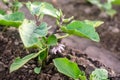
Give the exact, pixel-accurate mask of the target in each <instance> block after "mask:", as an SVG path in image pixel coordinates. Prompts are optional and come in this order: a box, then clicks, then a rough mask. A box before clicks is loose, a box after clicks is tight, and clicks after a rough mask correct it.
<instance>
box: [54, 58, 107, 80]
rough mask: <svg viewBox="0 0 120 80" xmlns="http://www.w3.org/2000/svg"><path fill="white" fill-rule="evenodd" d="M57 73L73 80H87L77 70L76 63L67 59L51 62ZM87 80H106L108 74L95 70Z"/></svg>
mask: <svg viewBox="0 0 120 80" xmlns="http://www.w3.org/2000/svg"><path fill="white" fill-rule="evenodd" d="M53 62H54V64H55V66H56V67H57V69H58V71H59V72H61V73H63V74H65V75H66V76H69V77H71V78H73V79H74V80H79V79H80V80H87V77H86V75H85V73H84V72H83V71H81V70H80V69H79V67H78V66H77V64H76V63H74V62H71V61H69V60H68V59H67V58H56V59H54V60H53ZM89 80H108V72H107V70H105V69H95V70H94V71H93V72H92V73H91V74H90V77H89Z"/></svg>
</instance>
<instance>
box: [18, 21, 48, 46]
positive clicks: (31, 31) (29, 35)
mask: <svg viewBox="0 0 120 80" xmlns="http://www.w3.org/2000/svg"><path fill="white" fill-rule="evenodd" d="M47 31H48V29H47V24H46V23H44V22H43V23H41V24H40V25H39V26H37V25H36V24H35V23H34V22H32V21H30V22H29V21H27V20H24V22H23V24H22V25H21V26H20V27H19V33H20V36H21V39H22V41H23V43H24V45H25V47H26V48H29V47H34V46H37V45H38V42H39V37H44V36H46V35H47Z"/></svg>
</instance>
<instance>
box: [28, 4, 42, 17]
mask: <svg viewBox="0 0 120 80" xmlns="http://www.w3.org/2000/svg"><path fill="white" fill-rule="evenodd" d="M26 6H27V8H28V9H29V10H30V12H31V14H32V15H37V16H39V15H40V8H41V3H40V2H38V3H37V2H34V3H31V2H28V3H26Z"/></svg>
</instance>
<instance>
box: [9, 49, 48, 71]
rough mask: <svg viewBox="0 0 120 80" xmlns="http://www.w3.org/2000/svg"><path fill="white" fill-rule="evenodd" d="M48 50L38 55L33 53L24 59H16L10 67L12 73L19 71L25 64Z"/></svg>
mask: <svg viewBox="0 0 120 80" xmlns="http://www.w3.org/2000/svg"><path fill="white" fill-rule="evenodd" d="M44 50H46V49H42V50H41V51H39V52H38V53H32V54H29V55H27V56H25V57H23V58H16V59H15V61H14V62H13V63H12V64H11V66H10V73H11V72H13V71H15V70H17V69H19V68H20V67H22V66H23V65H24V64H25V63H27V62H28V61H29V60H31V59H33V58H35V57H37V56H38V55H39V54H40V53H41V52H43V51H44Z"/></svg>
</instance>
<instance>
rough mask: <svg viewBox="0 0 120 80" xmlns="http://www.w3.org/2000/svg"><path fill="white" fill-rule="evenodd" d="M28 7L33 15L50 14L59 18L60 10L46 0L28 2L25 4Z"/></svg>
mask: <svg viewBox="0 0 120 80" xmlns="http://www.w3.org/2000/svg"><path fill="white" fill-rule="evenodd" d="M26 5H27V7H28V9H29V10H30V12H31V14H33V15H38V16H39V15H44V14H45V15H50V16H52V17H55V18H60V12H59V11H58V10H57V9H55V8H54V7H53V6H52V5H51V4H49V3H46V2H41V3H40V2H34V3H31V2H28V3H27V4H26Z"/></svg>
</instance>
